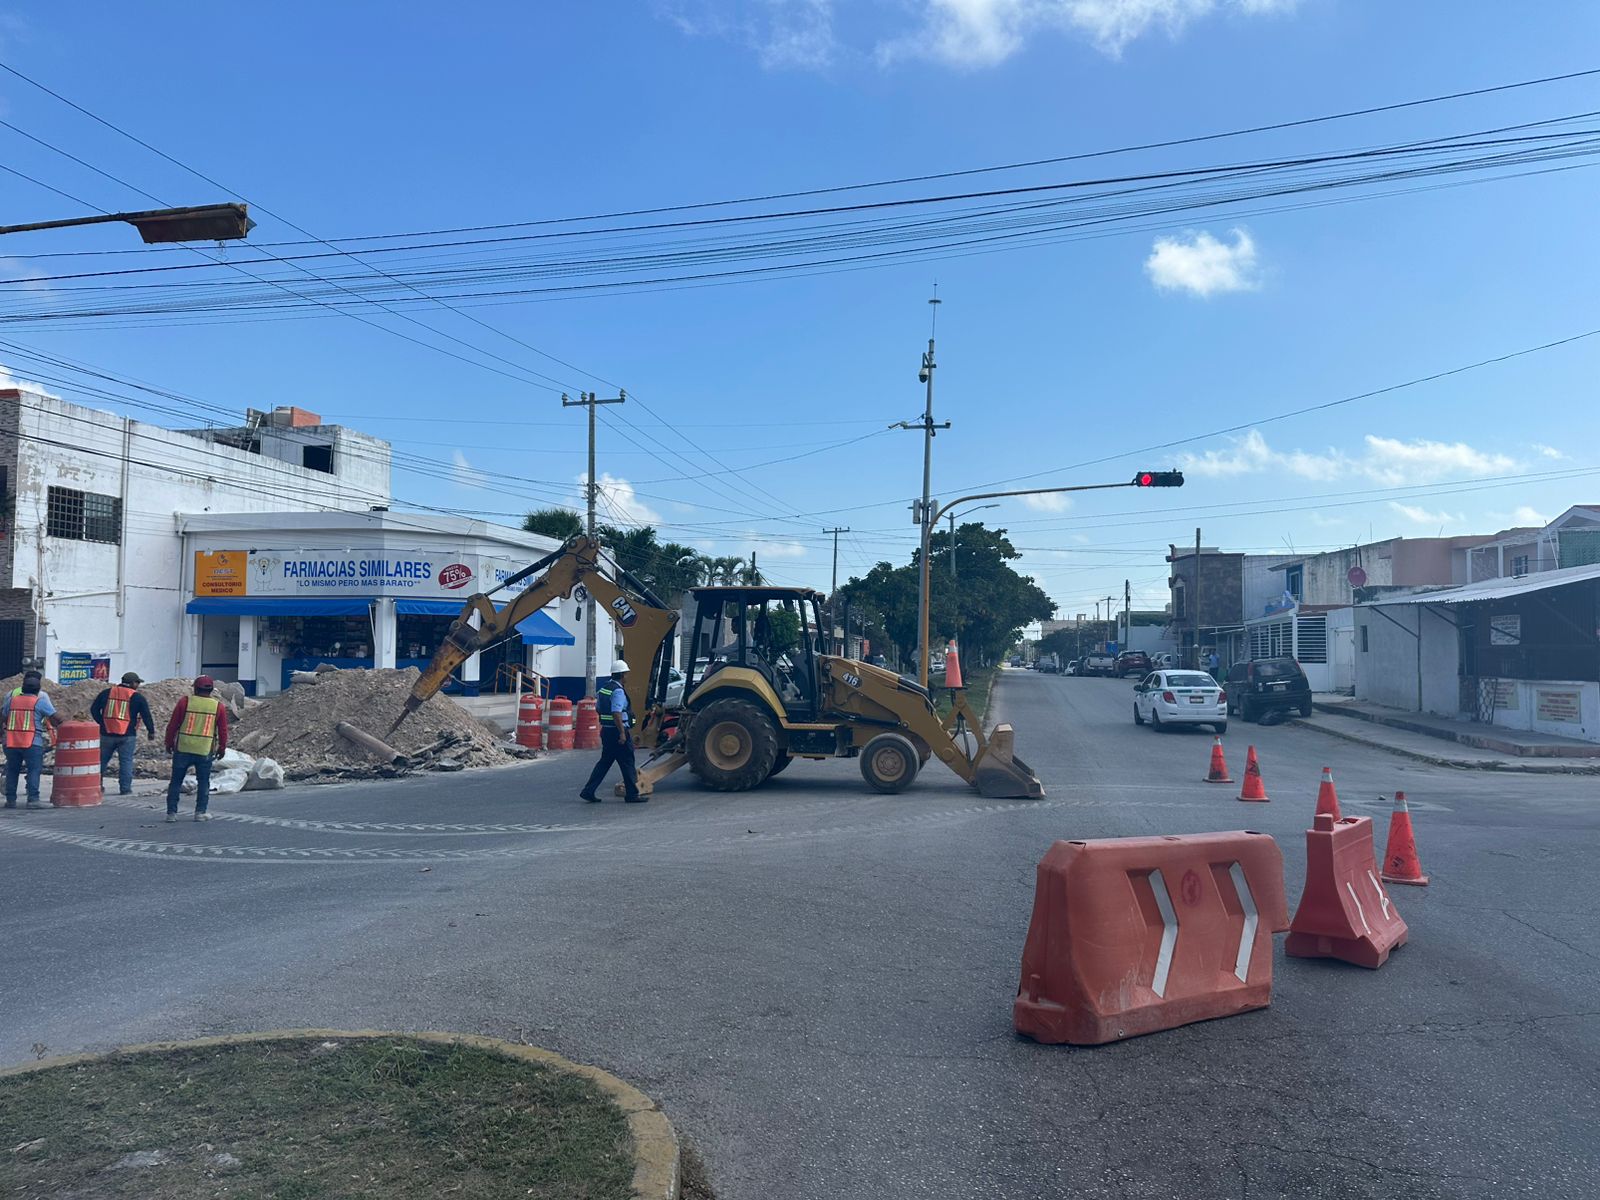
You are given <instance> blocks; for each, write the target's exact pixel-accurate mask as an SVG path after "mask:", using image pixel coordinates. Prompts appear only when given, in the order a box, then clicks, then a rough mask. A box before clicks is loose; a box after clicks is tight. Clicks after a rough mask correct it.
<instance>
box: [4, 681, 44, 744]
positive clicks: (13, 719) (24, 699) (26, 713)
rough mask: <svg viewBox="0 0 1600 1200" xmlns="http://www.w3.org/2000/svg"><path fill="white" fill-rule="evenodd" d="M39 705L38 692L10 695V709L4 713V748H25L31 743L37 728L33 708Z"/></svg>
mask: <svg viewBox="0 0 1600 1200" xmlns="http://www.w3.org/2000/svg"><path fill="white" fill-rule="evenodd" d="M38 705H39V694H38V693H37V692H34V693H33V694H32V695H28V694H21V695H16V696H12V697H11V711H10V712H9V713H7V714H6V749H7V750H26V749H27V748H28V747H29V746H31V745H33V735H34V732H35V730H36V728H37V726H36V725H35V723H34V714H33V710H34V709H35V708H37V707H38Z"/></svg>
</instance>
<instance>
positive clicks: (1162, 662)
mask: <svg viewBox="0 0 1600 1200" xmlns="http://www.w3.org/2000/svg"><path fill="white" fill-rule="evenodd" d="M1150 669H1151V670H1152V671H1176V670H1177V669H1178V656H1177V655H1176V654H1171V653H1168V652H1166V651H1163V652H1162V653H1160V654H1158V655H1156V656H1155V657H1154V658H1152V659H1151V660H1150Z"/></svg>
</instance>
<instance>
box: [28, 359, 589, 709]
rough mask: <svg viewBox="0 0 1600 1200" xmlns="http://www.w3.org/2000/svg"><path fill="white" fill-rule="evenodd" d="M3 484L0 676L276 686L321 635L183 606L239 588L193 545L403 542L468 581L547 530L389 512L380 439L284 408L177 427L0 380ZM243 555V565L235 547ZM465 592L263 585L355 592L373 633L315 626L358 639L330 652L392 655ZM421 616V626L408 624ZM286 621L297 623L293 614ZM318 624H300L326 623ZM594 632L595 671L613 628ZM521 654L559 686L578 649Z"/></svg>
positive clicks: (390, 546)
mask: <svg viewBox="0 0 1600 1200" xmlns="http://www.w3.org/2000/svg"><path fill="white" fill-rule="evenodd" d="M0 496H3V498H4V499H3V506H0V521H3V526H0V675H10V674H15V673H16V672H17V671H18V670H20V669H21V666H22V664H23V662H24V661H31V662H37V663H39V664H40V665H41V666H42V668H43V670H44V671H45V673H46V674H48V675H52V676H54V677H55V678H58V679H61V680H63V681H64V682H67V681H72V680H75V679H79V678H85V677H87V676H88V675H90V674H94V675H101V674H105V675H109V676H111V677H115V676H117V675H120V674H121V673H122V672H124V671H129V670H132V671H137V672H138V673H139V674H140V675H143V676H144V677H146V678H149V679H158V678H163V677H165V676H168V675H174V674H190V673H194V672H197V671H199V670H200V669H202V668H204V669H206V670H208V671H210V672H211V673H213V674H217V675H220V676H221V677H223V678H230V679H233V678H237V679H240V680H242V681H245V682H251V681H254V682H255V683H257V684H259V685H260V688H261V690H263V691H272V690H276V689H277V688H278V687H279V686H280V685H281V681H282V673H281V670H280V669H279V668H280V667H281V663H278V662H277V659H290V660H292V659H295V658H297V657H307V655H302V654H300V653H299V651H302V650H312V649H318V648H324V647H321V646H320V645H319V646H313V645H310V644H297V643H296V642H295V641H294V640H293V639H292V637H290V636H289V635H290V634H291V633H292V631H293V629H294V628H295V627H294V626H293V625H291V624H288V623H279V624H276V625H269V626H267V627H266V628H267V630H268V631H270V632H271V634H272V639H271V642H270V645H271V647H272V649H268V648H266V647H264V646H262V644H261V643H260V642H259V641H258V640H257V631H256V629H255V628H253V626H254V625H255V623H256V621H257V620H259V618H260V616H261V615H262V614H256V613H248V612H245V611H243V610H242V609H241V608H239V607H238V605H235V606H234V608H233V610H232V611H226V606H223V607H222V608H221V609H215V608H214V610H213V611H204V612H202V611H190V610H191V609H192V608H193V606H194V605H195V603H196V602H197V601H201V600H210V601H219V600H227V599H233V600H236V601H246V602H248V601H249V600H250V599H251V592H250V590H249V589H248V588H246V589H245V590H242V591H240V592H239V593H238V594H237V595H232V596H217V595H207V596H201V595H197V594H196V591H195V589H196V583H197V575H196V571H195V564H196V560H195V554H196V553H197V552H215V551H223V550H229V551H232V550H238V551H242V552H249V551H252V550H257V551H261V552H262V553H263V554H266V553H268V552H270V553H274V554H276V555H278V556H279V558H280V559H288V558H293V557H294V556H296V555H302V556H304V555H305V554H307V553H309V554H310V555H313V556H321V557H322V558H324V559H327V558H328V557H330V556H329V554H328V553H327V552H329V551H334V550H337V551H338V552H339V556H340V557H341V558H345V559H353V560H355V561H357V562H360V561H366V560H369V559H370V560H372V561H377V560H380V559H383V558H384V557H385V556H391V555H397V556H400V557H404V556H405V555H406V554H409V555H411V556H412V557H411V559H410V560H409V561H415V562H425V563H427V564H428V566H429V569H430V570H431V569H432V568H433V566H434V565H438V566H440V567H443V566H452V565H454V566H459V567H462V568H464V569H466V572H467V573H466V574H463V573H462V572H461V571H457V572H454V573H452V579H453V580H457V581H460V582H459V583H458V588H464V587H466V585H467V584H471V587H470V588H466V591H467V592H470V591H471V590H477V582H476V581H478V580H480V579H481V578H483V577H484V576H485V573H487V575H488V576H489V577H491V578H492V577H493V575H494V574H495V573H496V572H500V573H501V574H502V575H504V574H508V573H510V572H511V571H514V570H516V569H517V568H520V567H521V566H523V565H525V563H526V562H527V561H529V560H530V559H531V558H532V557H537V556H538V555H541V554H542V553H544V552H545V551H546V550H547V549H548V548H549V547H550V546H551V545H552V543H550V542H549V541H548V540H547V539H543V538H537V537H534V536H533V535H531V534H524V533H522V532H520V531H518V530H513V529H507V528H505V527H500V526H491V525H487V524H485V523H483V522H479V521H470V520H465V519H456V518H448V517H446V518H434V517H424V516H420V515H416V514H397V513H390V512H388V511H387V510H388V508H389V505H390V499H391V496H390V461H389V445H388V443H387V442H384V441H382V440H380V439H378V438H374V437H370V436H368V435H366V434H362V433H358V432H356V431H354V430H350V429H346V428H343V427H342V426H337V425H323V424H322V423H321V422H320V420H319V419H318V418H317V417H315V416H314V415H313V414H310V413H306V412H303V411H301V410H299V409H289V408H284V409H278V410H276V411H275V412H274V413H271V414H259V413H253V414H251V419H250V421H249V422H248V423H247V424H246V425H245V426H243V427H241V428H237V429H208V430H192V431H187V432H181V431H176V430H170V429H163V428H161V427H159V426H155V425H150V424H147V423H145V422H142V421H137V420H134V419H132V418H128V417H120V416H117V415H115V414H112V413H107V412H100V411H97V410H94V409H89V408H84V407H82V406H80V405H76V404H71V403H68V402H66V401H63V400H59V399H56V398H53V397H49V396H44V395H40V394H38V393H36V392H33V391H29V390H23V389H18V388H10V389H3V390H0ZM440 560H444V561H440ZM241 562H242V563H243V565H244V566H246V567H248V566H249V562H250V560H249V556H248V553H246V554H245V556H244V557H243V558H242V559H241ZM398 569H399V570H402V571H403V570H405V569H406V568H404V567H402V568H398ZM208 579H210V580H211V583H214V582H215V581H214V577H211V576H208ZM375 581H376V577H374V582H375ZM208 586H210V584H208ZM402 590H404V589H402ZM463 594H464V593H463V592H462V591H460V590H453V589H449V588H441V587H438V586H435V587H434V588H433V589H432V590H431V591H429V593H428V595H426V596H423V595H420V594H418V590H417V589H416V588H415V587H413V588H411V589H409V590H407V594H405V595H402V594H401V591H397V590H396V589H394V588H392V587H391V588H388V589H385V588H383V587H378V586H374V587H372V588H370V589H368V590H367V591H364V592H363V591H361V590H359V589H355V590H350V589H347V590H345V591H342V592H340V593H339V595H338V596H337V597H334V596H333V595H332V594H331V593H330V592H329V591H328V589H327V586H326V585H323V586H322V587H319V588H306V589H303V590H302V591H300V592H296V593H293V594H290V595H285V594H283V593H281V592H279V593H276V594H275V595H274V599H275V600H276V601H277V602H278V603H277V607H276V608H275V609H274V613H273V615H274V616H279V617H283V618H285V620H286V621H287V619H288V618H291V617H293V616H294V615H295V614H293V613H292V612H291V611H290V610H291V609H292V608H293V607H294V605H295V596H296V595H299V596H301V598H302V599H310V598H314V597H315V598H321V599H324V600H327V599H333V598H337V599H340V600H341V601H343V602H344V606H345V607H347V608H349V607H352V605H357V604H361V605H365V606H366V607H367V617H366V619H367V621H368V624H369V628H370V632H369V636H367V637H366V638H365V639H364V640H358V639H356V638H354V637H352V636H349V635H348V627H347V635H346V636H345V637H341V638H328V639H327V641H328V642H329V643H330V644H331V643H333V642H337V643H339V646H340V648H341V649H354V648H356V647H357V646H362V647H364V650H365V653H363V654H360V655H355V654H349V655H342V656H341V657H344V658H347V659H350V660H353V661H360V660H366V661H369V662H385V663H387V662H389V661H391V660H393V661H399V660H401V659H404V658H408V657H414V656H412V655H409V654H406V653H404V652H405V651H407V650H409V649H410V648H411V646H412V645H416V646H419V647H420V646H422V645H424V644H426V643H428V642H429V635H430V634H431V633H432V632H433V631H434V630H435V627H436V626H437V625H438V623H439V622H441V621H443V623H444V624H448V622H447V621H444V620H443V618H444V617H445V611H444V606H446V605H448V604H450V603H451V601H452V598H454V611H456V612H459V610H460V598H461V597H462V595H463ZM408 599H409V600H410V601H411V603H409V604H406V603H405V602H406V601H407V600H408ZM402 606H404V608H405V609H406V611H402ZM573 611H575V609H574V608H573V607H572V606H570V605H569V606H568V608H567V609H563V610H562V612H561V613H559V614H555V615H556V617H557V624H562V625H567V626H571V625H573V624H575V621H574V619H573V617H572V613H573ZM316 615H319V614H315V613H307V614H304V616H316ZM321 615H328V614H321ZM424 618H426V619H428V620H431V621H432V622H433V624H431V625H424V624H422V623H419V622H422V621H423V619H424ZM230 619H231V624H230ZM298 628H299V629H300V631H301V632H304V620H303V619H302V620H301V622H300V625H299V626H298ZM579 628H580V630H581V626H579ZM329 629H330V627H328V626H321V627H315V626H314V627H313V630H312V632H313V633H315V634H316V635H317V636H318V637H319V638H323V637H326V634H327V633H328V632H329ZM241 634H243V635H245V638H244V644H243V645H241V644H240V638H241ZM538 635H542V636H538ZM536 636H538V641H539V643H540V645H547V644H549V643H553V642H558V641H563V640H566V639H568V638H571V636H572V635H571V634H570V633H568V632H567V631H566V630H565V629H557V630H552V629H549V628H542V629H541V630H539V631H530V637H536ZM577 640H581V639H577ZM598 641H599V646H600V650H599V655H600V663H599V666H600V668H601V669H602V670H604V669H606V668H607V667H609V665H610V658H609V654H608V650H609V647H610V646H611V645H612V638H611V637H610V636H609V627H607V629H606V630H602V636H601V637H600V638H599V639H598ZM428 653H429V654H431V653H432V650H431V649H429V650H428ZM526 653H527V654H528V655H534V654H538V655H540V657H538V658H535V659H530V664H529V665H533V666H535V668H536V669H543V670H545V671H546V672H547V673H548V674H551V675H556V676H559V677H565V678H566V679H567V681H568V683H569V685H570V681H571V679H572V678H573V677H576V679H577V680H578V688H579V692H578V694H581V686H582V684H581V681H582V678H583V664H582V662H581V661H579V662H577V663H576V664H574V662H573V661H572V654H571V652H567V653H562V652H559V651H556V652H552V651H549V650H534V649H529V650H527V651H526ZM578 653H579V654H581V650H580V651H578ZM274 654H276V655H277V658H274Z"/></svg>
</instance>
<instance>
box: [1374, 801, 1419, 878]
mask: <svg viewBox="0 0 1600 1200" xmlns="http://www.w3.org/2000/svg"><path fill="white" fill-rule="evenodd" d="M1379 874H1380V875H1382V876H1383V881H1384V882H1385V883H1414V884H1416V885H1417V886H1418V887H1425V886H1427V883H1428V877H1427V876H1426V875H1424V874H1423V873H1422V860H1421V859H1420V858H1418V857H1417V835H1416V834H1415V833H1413V832H1412V831H1411V810H1410V809H1409V808H1407V807H1406V794H1405V793H1404V792H1396V793H1395V794H1394V813H1393V815H1392V816H1390V818H1389V845H1388V846H1387V847H1386V848H1385V850H1384V852H1383V870H1382V871H1380V872H1379Z"/></svg>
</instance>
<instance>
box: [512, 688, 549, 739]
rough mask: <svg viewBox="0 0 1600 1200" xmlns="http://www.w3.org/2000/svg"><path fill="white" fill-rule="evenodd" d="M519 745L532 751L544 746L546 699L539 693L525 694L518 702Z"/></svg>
mask: <svg viewBox="0 0 1600 1200" xmlns="http://www.w3.org/2000/svg"><path fill="white" fill-rule="evenodd" d="M517 745H519V746H526V747H528V748H529V749H530V750H538V749H540V748H541V747H543V746H544V698H543V697H542V696H540V695H539V694H538V693H537V692H524V693H523V696H522V699H521V700H519V701H517Z"/></svg>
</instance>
